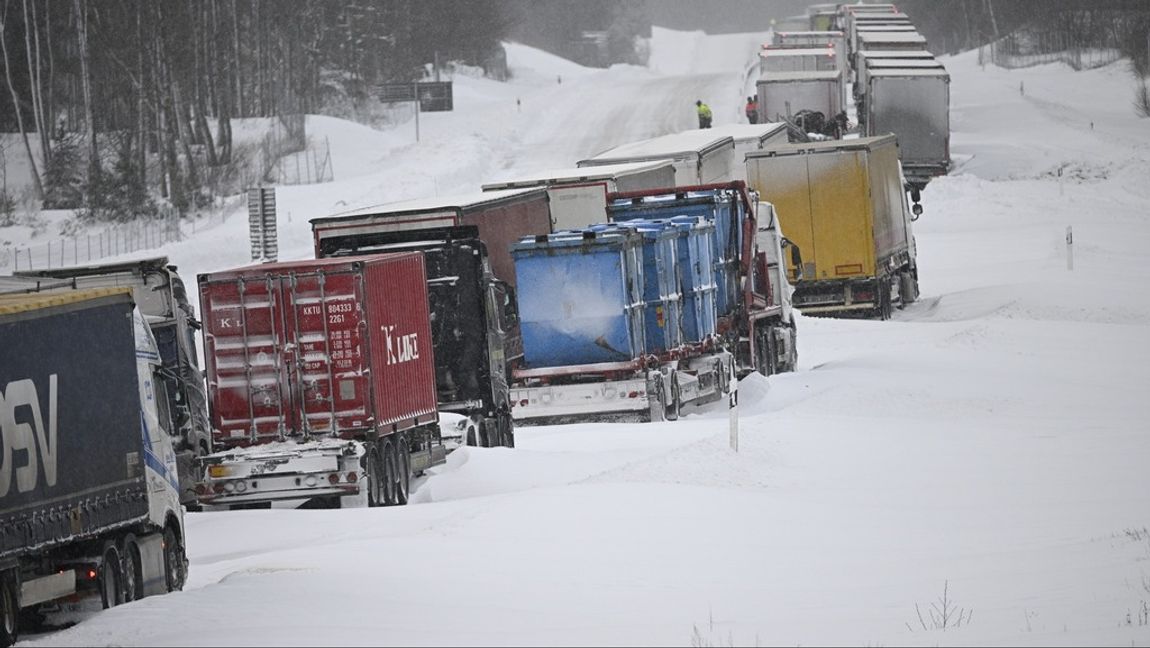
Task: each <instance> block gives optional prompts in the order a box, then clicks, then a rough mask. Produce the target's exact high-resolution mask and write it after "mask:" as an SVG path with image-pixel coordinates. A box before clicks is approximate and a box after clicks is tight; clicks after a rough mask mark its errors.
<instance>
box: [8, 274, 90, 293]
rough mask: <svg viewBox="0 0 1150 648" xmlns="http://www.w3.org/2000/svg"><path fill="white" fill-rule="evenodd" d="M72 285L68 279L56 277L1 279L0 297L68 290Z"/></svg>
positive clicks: (18, 276) (17, 276)
mask: <svg viewBox="0 0 1150 648" xmlns="http://www.w3.org/2000/svg"><path fill="white" fill-rule="evenodd" d="M71 285H72V282H71V281H68V280H67V279H57V278H54V277H44V278H39V277H26V276H20V275H16V276H12V277H0V295H11V294H21V293H34V292H40V291H41V290H50V289H52V288H67V287H68V286H71Z"/></svg>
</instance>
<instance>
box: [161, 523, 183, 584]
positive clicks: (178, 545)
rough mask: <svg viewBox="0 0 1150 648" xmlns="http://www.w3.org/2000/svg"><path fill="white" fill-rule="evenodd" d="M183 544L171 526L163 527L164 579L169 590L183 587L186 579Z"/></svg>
mask: <svg viewBox="0 0 1150 648" xmlns="http://www.w3.org/2000/svg"><path fill="white" fill-rule="evenodd" d="M186 569H187V564H186V563H185V562H184V545H183V543H182V542H180V538H179V536H177V535H176V532H175V531H173V530H172V527H170V526H169V527H164V579H165V580H166V582H167V587H168V591H169V592H175V591H177V590H182V589H184V582H185V581H186V580H187V577H188V573H187V571H186Z"/></svg>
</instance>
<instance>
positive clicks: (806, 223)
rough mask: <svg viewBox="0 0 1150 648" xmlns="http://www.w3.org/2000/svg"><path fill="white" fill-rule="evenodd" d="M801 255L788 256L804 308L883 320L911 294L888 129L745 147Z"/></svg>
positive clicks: (752, 171) (913, 277)
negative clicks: (871, 134)
mask: <svg viewBox="0 0 1150 648" xmlns="http://www.w3.org/2000/svg"><path fill="white" fill-rule="evenodd" d="M746 164H747V183H748V184H749V185H750V186H751V187H753V188H754V189H755V190H757V191H758V192H759V194H760V196H761V197H762V199H763V200H765V201H768V202H770V203H773V204H774V206H775V210H776V211H777V213H778V217H779V221H780V223H781V225H782V230H783V234H784V235H785V236H786V237H787V238H788V239H789V240H790V241H791V242H792V243H794V244H795V245H797V246H798V248H799V250H800V253H801V259H800V263H799V264H795V263H794V261H795V260H794V258H793V257H792V258H791V259H788V278H789V279H790V280H791V283H792V284H793V285H794V286H795V294H794V296H793V300H794V305H795V307H796V308H798V309H799V310H800V312H802V313H804V314H824V315H840V316H849V315H861V316H869V317H878V318H880V319H888V318H889V317H890V316H891V310H892V307H893V306H894V305H896V304H897V305H899V306H900V307H901V306H902V305H905V304H907V303H910V302H912V301H914V300H915V299H916V298H917V296H918V266H917V263H916V261H915V245H914V232H913V231H912V229H911V221H912V219H913V218H914V217H913V216H912V214H911V210H910V209H909V208H908V206H907V200H906V191H905V182H904V178H903V175H902V170H901V167H900V164H899V149H898V142H897V140H896V139H895V137H894V136H893V135H884V136H880V137H865V138H858V139H848V140H832V141H824V142H808V143H801V144H789V145H780V146H776V147H772V148H769V149H764V150H761V151H753V152H750V153H747V155H746Z"/></svg>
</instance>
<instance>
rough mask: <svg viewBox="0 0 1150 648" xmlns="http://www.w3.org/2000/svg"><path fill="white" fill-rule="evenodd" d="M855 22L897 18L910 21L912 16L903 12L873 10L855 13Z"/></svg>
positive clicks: (896, 19)
mask: <svg viewBox="0 0 1150 648" xmlns="http://www.w3.org/2000/svg"><path fill="white" fill-rule="evenodd" d="M854 20H855V22H856V23H857V22H877V21H882V20H895V21H909V20H910V16H908V15H906V14H904V13H901V12H893V13H885V12H881V13H880V12H871V13H856V14H855V15H854Z"/></svg>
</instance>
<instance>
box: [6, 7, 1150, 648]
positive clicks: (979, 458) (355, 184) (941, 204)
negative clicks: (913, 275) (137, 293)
mask: <svg viewBox="0 0 1150 648" xmlns="http://www.w3.org/2000/svg"><path fill="white" fill-rule="evenodd" d="M764 39H765V35H762V34H747V35H744V36H740V37H731V36H724V37H711V36H705V35H702V34H699V33H681V32H672V31H667V30H658V29H657V30H656V31H655V34H654V38H653V41H652V53H651V60H652V66H651V67H650V68H638V67H630V66H617V67H615V68H612V69H609V70H588V69H583V68H579V67H578V66H574V65H572V64H571V63H569V62H566V61H561V60H558V59H555V58H554V57H550V56H548V55H545V54H542V53H540V52H537V51H534V50H531V49H529V48H524V47H520V46H510V47H509V48H508V57H509V61H510V64H511V66H512V69H513V72H514V74H515V77H514V79H512V81H510V82H508V83H496V82H492V81H488V80H483V79H477V78H469V77H464V76H457V77H456V78H455V88H456V111H455V112H452V113H431V114H425V115H423V116H422V117H421V123H420V129H421V141H420V142H419V143H415V142H414V125H413V124H406V125H402V126H400V127H398V128H396V129H394V130H392V131H388V132H379V131H374V130H371V129H368V128H365V127H362V126H357V125H354V124H349V123H346V122H342V121H338V120H334V119H329V118H323V117H313V118H311V119H310V121H309V124H308V127H309V131H310V133H311V135H312V136H313V137H328V138H329V140H330V142H331V146H332V150H333V156H334V170H335V176H336V178H337V180H336V182H334V183H329V184H323V185H312V186H295V187H284V188H280V189H279V196H278V203H279V209H280V212H281V215H282V216H281V223H280V236H281V244H280V250H281V258H285V259H287V258H305V257H308V256H310V252H311V248H310V233H309V229H308V224H307V220H308V219H309V218H315V217H320V216H326V215H330V214H332V213H334V212H336V211H342V210H345V209H348V208H353V207H356V206H360V205H364V204H371V203H379V202H385V201H391V200H399V199H406V198H414V197H421V196H427V195H434V194H436V193H441V194H449V193H456V192H459V191H469V190H474V189H476V188H477V187H478V186H479V185H480V184H481V183H482V182H484V181H489V180H492V179H498V178H504V177H507V176H508V175H509V174H513V173H514V172H516V171H529V170H532V169H540V168H553V167H568V166H571V165H573V164H574V162H575V161H576V160H578V159H580V158H582V157H587V156H588V155H593V154H595V153H598V152H600V151H602V150H604V149H606V148H609V147H611V146H614V145H617V144H621V143H624V142H628V141H633V140H636V139H640V138H643V137H648V136H652V135H658V134H662V133H665V132H670V131H673V130H679V129H684V128H691V127H693V122H694V113H693V104H694V101H695V99H696V98H701V99H704V100H706V101H708V102H709V103H710V104H711V106H712V108H714V109H715V114H716V119H715V121H716V123H717V124H722V123H731V122H735V121H738V120H739V119H740V113H739V107H740V105H741V99H742V97H743V95H744V94H745V92H744V85H743V84H744V73H745V71H746V69H747V66H748V65H749V64H750V62H751V61H753V56H754V54H755V48H756V47H757V43H758V42H760V41H761V40H764ZM724 57H725V58H724ZM944 63H945V64H946V66H947V68H948V70H949V71H950V73H951V76H952V79H953V82H952V85H951V107H952V122H951V123H952V129H953V134H952V151H953V157H954V159H955V160H956V168H955V169H954V171H953V173H952V174H951V175H950V176H949V177H945V178H941V179H938V180H936V181H934V182H932V183H931V185H930V186H929V187H928V188H927V190H926V191H925V192H924V196H923V198H924V204H925V207H926V210H927V211H926V213H925V214H924V215H923V217H922V218H921V219H920V220H919V221H918V223H917V224H916V227H917V230H916V232H917V242H918V254H919V266H920V277H921V282H922V290H923V298H922V300H921V301H920V302H919V303H917V304H915V305H913V306H911V307H910V308H908V309H907V310H905V311H900V312H897V313H896V314H895V319H894V320H893V321H889V322H873V321H836V320H825V319H813V318H801V319H800V321H799V359H800V371H798V372H796V373H793V374H785V375H779V376H772V377H770V378H761V377H758V376H752V377H751V378H748V379H746V380H744V381H743V383H742V385H741V388H740V394H741V398H740V402H741V407H740V413H741V445H740V449H739V452H738V453H735V452H733V451H732V450H730V448H729V447H728V443H727V418H726V412H725V411H724V410H722V409H721V408H712V409H710V410H706V411H702V412H697V413H694V414H691V415H689V416H686V417H685V418H683V419H681V420H679V421H677V422H670V423H663V424H647V425H627V424H594V425H571V426H561V427H560V426H556V427H539V428H527V429H520V430H518V431H517V435H516V436H517V445H518V447H517V448H516V449H514V450H509V449H502V448H499V449H475V448H465V449H461V450H459V451H457V452H455V453H453V454H452V455H451V457H450V459H449V462H448V464H447V465H446V466H443V467H440V468H438V469H435V470H433V471H432V474H431V475H430V476H429V477H427V478H426V479H424V480H422V481H421V482H420V483H419V484H418V489H417V491H416V492H415V493H414V495H413V498H414V499H413V503H412V505H410V506H407V507H403V508H390V509H351V510H336V511H295V510H273V511H242V512H231V513H196V514H189V515H188V517H187V523H188V536H189V537H188V550H189V553H190V556H191V573H190V582H189V583H188V586H187V588H186V589H185V591H183V592H180V593H175V594H172V595H168V596H161V597H153V598H149V599H145V600H143V601H139V602H136V603H132V604H129V605H125V606H123V607H120V608H116V609H112V610H109V611H105V612H100V613H97V614H94V615H92V616H91V617H90V618H88V619H87V620H86V621H84V622H83V623H81V624H79V625H77V626H75V627H73V628H71V629H69V630H65V631H62V632H58V633H55V634H52V635H48V636H43V637H40V638H39V639H35V640H32V641H30V642H28V643H29V644H45V645H47V644H52V645H189V644H190V645H235V646H243V645H369V644H370V645H380V644H388V645H391V644H395V645H416V644H420V645H426V644H433V645H465V644H466V645H521V644H533V645H544V644H546V645H551V644H564V645H599V644H611V645H623V644H644V645H652V644H672V645H675V644H677V645H686V644H694V645H748V644H765V645H796V644H816V645H820V644H821V645H839V644H846V645H864V644H865V645H1142V646H1146V645H1150V619H1148V616H1150V607H1148V606H1150V397H1148V395H1147V390H1148V388H1150V341H1148V340H1150V290H1147V288H1146V286H1147V282H1148V280H1150V120H1147V119H1139V118H1137V116H1136V115H1135V113H1134V110H1133V106H1132V99H1133V82H1132V80H1131V77H1130V75H1129V73H1128V71H1127V68H1126V64H1125V63H1119V64H1115V65H1112V66H1110V67H1107V68H1103V69H1101V70H1095V71H1089V72H1080V73H1076V72H1073V71H1071V70H1070V69H1069V68H1066V67H1064V66H1062V65H1049V66H1044V67H1039V68H1033V69H1028V70H1018V71H1005V70H999V69H996V68H993V67H989V66H988V67H986V68H985V69H984V68H981V67H980V66H979V65H978V63H977V58H976V56H975V55H974V54H965V55H960V56H956V57H950V58H946V59H944ZM560 79H561V81H562V82H561V83H560V82H559V80H560ZM1020 82H1022V83H1024V87H1025V93H1024V94H1022V93H1020V92H1019V84H1020ZM517 103H518V106H517ZM13 156H14V154H13V153H11V152H10V154H9V157H10V158H11V157H13ZM1060 170H1061V173H1059V171H1060ZM289 215H290V221H289V220H288V217H289ZM1067 227H1073V234H1074V267H1073V270H1068V267H1067V248H1066V242H1065V241H1066V239H1065V236H1066V229H1067ZM246 232H247V222H246V217H245V215H244V214H243V213H242V212H241V211H240V209H239V207H237V209H236V210H235V211H234V212H233V213H232V214H231V215H230V216H229V217H228V218H226V219H224V220H223V222H222V223H217V224H215V225H214V226H212V227H210V228H207V229H201V230H200V231H199V232H198V233H197V235H196V236H195V237H194V238H193V239H192V240H190V241H186V242H183V243H180V244H176V245H171V246H169V247H167V248H164V249H162V250H160V252H162V253H166V254H167V255H168V256H170V257H171V258H172V260H173V262H174V263H177V264H178V265H179V266H180V267H181V270H182V272H184V273H186V276H189V277H194V276H195V274H196V273H198V272H204V271H209V270H217V269H220V268H223V267H225V266H230V265H238V264H241V263H245V262H247V260H248V257H247V255H248V246H247V241H246V238H247V234H246ZM3 236H4V232H3V230H0V238H3ZM944 593H945V596H946V606H947V610H948V614H949V618H948V625H950V626H952V627H948V628H947V629H946V630H945V631H944V630H942V629H937V628H935V627H934V626H935V624H934V623H933V622H932V620H931V616H930V615H931V613H932V611H933V610H935V609H936V608H938V607H942V601H941V600H940V599H941V598H942V597H943V596H944ZM935 614H936V616H937V612H936V613H935ZM960 614H961V615H962V616H963V621H962V623H961V625H960V626H958V627H954V625H955V624H956V623H957V622H956V619H957V617H958V616H959V615H960Z"/></svg>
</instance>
